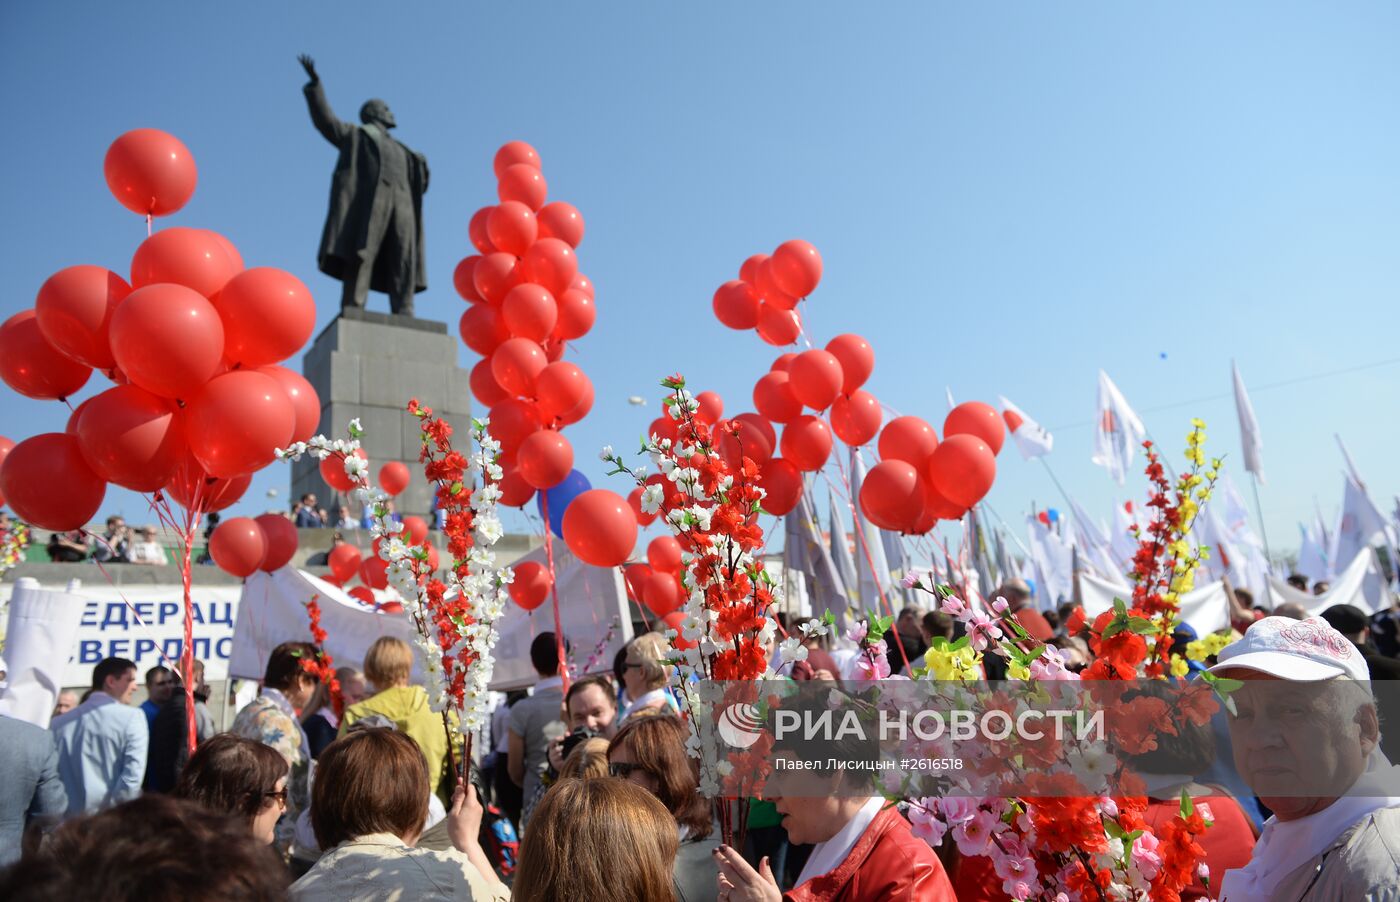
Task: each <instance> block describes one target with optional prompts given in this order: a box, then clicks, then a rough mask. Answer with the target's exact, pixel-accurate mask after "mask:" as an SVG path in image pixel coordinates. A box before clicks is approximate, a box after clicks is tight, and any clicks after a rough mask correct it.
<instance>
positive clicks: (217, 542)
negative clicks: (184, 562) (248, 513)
mask: <svg viewBox="0 0 1400 902" xmlns="http://www.w3.org/2000/svg"><path fill="white" fill-rule="evenodd" d="M267 550H268V548H267V537H266V536H265V535H263V531H262V527H261V526H259V525H258V522H257V521H256V520H253V519H251V518H249V517H234V518H232V519H231V520H225V521H224V522H222V523H220V524H219V526H218V528H217V529H215V530H214V534H213V535H211V536H210V537H209V556H210V557H212V558H213V559H214V563H216V564H218V565H219V569H220V570H223V571H224V572H225V573H231V574H233V575H234V576H238V577H245V576H249V575H251V574H253V573H255V572H256V571H257V570H258V568H259V567H261V566H262V563H263V560H264V559H266V557H267Z"/></svg>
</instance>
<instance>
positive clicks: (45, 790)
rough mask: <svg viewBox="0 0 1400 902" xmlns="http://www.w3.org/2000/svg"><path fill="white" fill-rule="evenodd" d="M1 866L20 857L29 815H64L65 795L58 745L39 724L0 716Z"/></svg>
mask: <svg viewBox="0 0 1400 902" xmlns="http://www.w3.org/2000/svg"><path fill="white" fill-rule="evenodd" d="M0 774H4V775H5V777H4V779H3V780H0V867H3V866H5V865H7V864H11V863H13V862H14V861H16V860H18V858H19V845H20V838H21V837H22V836H23V835H24V828H25V825H26V824H27V823H28V822H29V820H30V819H31V818H51V819H53V820H55V821H57V820H58V818H60V817H62V816H63V812H64V810H65V809H67V807H68V795H67V794H66V793H65V792H64V791H63V783H61V782H60V781H59V779H58V747H57V746H56V745H54V741H53V736H51V735H50V734H49V732H48V731H47V730H45V729H43V728H41V727H36V726H34V725H33V724H32V723H25V722H24V721H22V720H15V719H14V718H13V717H5V716H0Z"/></svg>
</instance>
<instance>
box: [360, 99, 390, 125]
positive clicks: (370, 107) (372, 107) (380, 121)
mask: <svg viewBox="0 0 1400 902" xmlns="http://www.w3.org/2000/svg"><path fill="white" fill-rule="evenodd" d="M360 121H361V122H363V123H364V124H365V125H369V124H370V123H371V122H373V123H374V124H376V125H380V126H383V127H384V128H393V127H395V126H396V125H398V123H397V122H395V121H394V114H393V113H391V112H390V111H389V104H387V103H385V102H384V101H382V100H380V99H379V98H378V97H376V98H374V99H373V100H366V101H365V105H364V106H362V107H360Z"/></svg>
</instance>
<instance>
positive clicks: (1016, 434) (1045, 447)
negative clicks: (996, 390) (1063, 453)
mask: <svg viewBox="0 0 1400 902" xmlns="http://www.w3.org/2000/svg"><path fill="white" fill-rule="evenodd" d="M998 397H1000V396H998ZM1001 417H1002V419H1004V420H1006V428H1007V429H1008V430H1010V432H1011V437H1012V438H1014V439H1015V440H1016V450H1017V451H1020V452H1021V456H1022V457H1024V458H1025V459H1026V460H1031V459H1033V458H1036V457H1044V456H1045V455H1047V454H1049V453H1050V449H1051V448H1053V447H1054V445H1055V438H1054V436H1052V435H1051V434H1050V433H1048V432H1046V431H1045V430H1044V429H1043V428H1042V427H1041V425H1040V424H1039V423H1037V422H1036V421H1035V420H1032V419H1031V418H1030V417H1028V416H1026V415H1025V413H1024V412H1023V411H1022V410H1021V408H1019V407H1017V406H1016V405H1015V404H1012V403H1011V402H1010V401H1008V400H1006V398H1005V397H1002V398H1001Z"/></svg>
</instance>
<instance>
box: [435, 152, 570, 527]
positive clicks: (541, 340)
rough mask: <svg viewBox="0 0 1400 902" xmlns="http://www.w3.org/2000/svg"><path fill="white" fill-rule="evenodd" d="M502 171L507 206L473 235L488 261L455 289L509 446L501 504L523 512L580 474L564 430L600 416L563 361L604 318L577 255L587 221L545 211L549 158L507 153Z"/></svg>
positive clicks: (474, 266)
mask: <svg viewBox="0 0 1400 902" xmlns="http://www.w3.org/2000/svg"><path fill="white" fill-rule="evenodd" d="M494 167H495V172H496V179H497V187H496V193H497V196H498V197H499V198H500V203H498V204H496V205H495V206H490V207H483V208H481V209H480V210H478V211H477V212H476V214H475V215H473V216H472V218H471V222H470V224H469V225H468V228H467V231H468V233H469V235H470V238H471V242H472V244H473V245H474V246H475V247H476V250H477V251H478V253H477V254H473V255H472V256H469V257H467V258H466V259H464V260H462V262H461V263H459V264H457V269H456V272H454V273H453V284H454V285H455V286H456V288H457V293H458V294H460V295H461V296H462V298H463V299H464V300H466V301H467V302H468V304H470V306H469V307H468V308H467V311H466V312H465V313H463V314H462V320H461V322H460V324H459V331H460V332H461V335H462V341H463V342H465V343H466V345H467V347H469V348H471V349H472V350H473V351H476V352H477V353H478V354H481V355H482V357H483V359H482V360H481V361H480V362H478V363H477V364H476V366H474V367H473V368H472V371H471V390H472V394H473V395H475V396H476V399H477V401H479V402H480V403H481V404H483V405H485V406H486V407H489V408H490V417H491V435H492V436H493V437H494V438H495V439H497V440H498V441H500V443H501V456H502V466H503V469H504V470H505V477H504V478H503V479H502V481H501V490H502V493H503V497H502V499H501V500H502V503H504V504H506V505H508V506H510V507H520V506H522V505H524V504H525V503H526V502H527V501H529V500H530V499H531V498H532V497H533V496H534V494H535V492H536V491H537V490H542V489H549V488H553V487H554V486H557V485H559V484H560V483H561V482H563V481H564V480H565V479H566V478H567V477H568V475H569V473H570V471H571V470H572V469H573V464H574V450H573V446H572V445H570V443H569V440H568V439H566V438H565V437H564V436H563V435H562V434H561V433H560V430H561V429H562V428H563V427H564V426H567V425H569V424H571V423H577V422H578V421H579V420H581V419H583V418H584V417H585V416H586V415H587V414H588V412H589V411H590V410H592V408H593V383H592V382H591V381H590V380H589V378H588V376H587V375H585V374H584V372H583V370H582V369H580V368H579V367H578V365H577V364H574V363H570V362H568V361H566V360H563V359H562V358H563V356H564V349H565V347H566V346H567V344H568V342H570V341H572V340H575V339H578V338H582V337H583V336H584V335H587V334H588V331H589V330H590V329H592V328H593V321H594V318H595V316H596V312H595V310H594V306H593V283H591V282H590V281H589V280H588V278H587V277H586V276H584V275H582V274H581V273H580V272H579V271H578V257H577V255H576V253H575V251H576V249H577V248H578V245H579V242H581V241H582V240H583V217H582V215H580V214H579V211H578V210H577V209H575V208H574V206H573V205H571V204H567V203H564V202H563V201H553V202H551V203H545V198H546V184H545V178H544V173H543V172H542V171H541V170H540V157H539V154H538V153H536V151H535V149H534V148H533V147H531V146H530V145H529V144H526V143H525V142H523V141H511V142H510V143H508V144H505V145H504V146H502V147H501V149H500V150H498V151H496V158H495V161H494Z"/></svg>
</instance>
